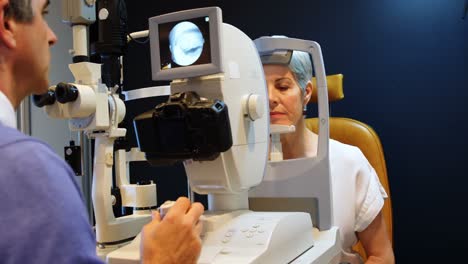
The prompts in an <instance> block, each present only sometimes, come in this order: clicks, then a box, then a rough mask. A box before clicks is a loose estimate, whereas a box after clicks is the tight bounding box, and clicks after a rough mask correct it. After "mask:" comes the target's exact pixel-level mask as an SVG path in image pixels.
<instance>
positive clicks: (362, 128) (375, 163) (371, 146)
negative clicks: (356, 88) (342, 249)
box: [306, 74, 393, 258]
mask: <svg viewBox="0 0 468 264" xmlns="http://www.w3.org/2000/svg"><path fill="white" fill-rule="evenodd" d="M327 83H328V97H329V101H330V102H333V101H337V100H340V99H342V98H344V93H343V75H341V74H337V75H330V76H327ZM314 90H316V89H314ZM314 97H315V99H314ZM311 102H312V103H314V102H317V100H316V94H314V93H313V94H312V98H311ZM306 126H307V128H309V129H310V130H312V131H313V132H314V133H317V132H318V120H317V118H307V119H306ZM330 138H332V139H335V140H337V141H340V142H342V143H345V144H349V145H352V146H356V147H358V148H359V149H360V150H361V151H362V153H363V154H364V156H366V158H367V160H368V161H369V163H370V164H371V165H372V167H374V169H375V171H376V172H377V175H378V177H379V180H380V182H381V184H382V186H383V187H384V189H385V191H386V192H387V194H388V198H387V199H386V200H385V203H384V207H383V209H382V214H383V217H384V219H385V224H386V226H387V231H388V234H389V238H390V241H391V242H392V244H393V220H392V219H393V218H392V217H393V216H392V202H391V199H390V187H389V182H388V175H387V166H386V163H385V157H384V152H383V148H382V143H381V142H380V138H379V136H378V135H377V133H376V132H375V131H374V129H372V128H371V127H370V126H368V125H366V124H364V123H362V122H360V121H357V120H354V119H351V118H345V117H330ZM354 249H355V250H356V251H358V252H359V253H360V254H361V256H363V257H364V258H366V255H365V251H364V249H363V248H362V245H360V243H358V244H357V245H356V246H355V247H354Z"/></svg>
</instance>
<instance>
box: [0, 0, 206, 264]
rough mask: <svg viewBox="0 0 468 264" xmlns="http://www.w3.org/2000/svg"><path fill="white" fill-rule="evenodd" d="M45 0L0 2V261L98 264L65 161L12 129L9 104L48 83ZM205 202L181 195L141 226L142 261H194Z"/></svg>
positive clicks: (50, 40) (50, 37) (38, 91)
mask: <svg viewBox="0 0 468 264" xmlns="http://www.w3.org/2000/svg"><path fill="white" fill-rule="evenodd" d="M48 5H49V1H47V0H0V199H1V203H0V212H1V213H0V234H1V239H0V262H2V263H100V262H101V260H100V259H98V257H97V256H96V253H95V237H94V234H93V231H92V230H91V227H90V226H89V223H88V220H87V216H86V211H85V207H84V204H83V202H82V199H81V194H80V191H79V188H78V186H77V184H76V182H75V181H74V178H73V177H74V176H73V175H74V174H73V173H72V171H71V169H70V168H69V166H68V165H67V164H66V163H65V162H64V161H63V160H62V159H60V158H59V157H58V156H57V155H56V154H55V153H54V152H53V151H52V150H51V149H50V148H49V147H48V146H47V145H46V144H45V143H43V142H41V141H39V140H37V139H34V138H32V137H29V136H26V135H24V134H22V133H20V132H19V131H17V130H16V129H15V127H16V121H15V120H16V118H15V113H14V109H16V108H17V107H18V106H19V104H20V103H21V101H22V100H23V99H24V98H26V97H27V96H29V95H31V94H41V93H44V92H46V91H47V88H48V69H49V60H50V52H49V47H50V46H51V45H53V44H54V43H55V42H56V41H57V37H56V36H55V34H54V33H53V32H52V30H51V29H50V28H49V26H48V25H47V22H46V21H45V19H44V15H45V14H47V7H48ZM202 214H203V206H202V205H201V204H199V203H194V204H190V202H189V200H188V199H187V198H179V199H178V200H177V202H176V203H175V205H174V206H173V207H172V208H171V210H170V211H169V212H168V213H167V215H166V216H165V217H164V219H163V220H161V219H160V216H159V214H158V213H155V214H154V215H153V220H152V221H151V222H150V223H149V224H147V225H146V226H145V227H144V228H143V232H142V247H141V256H142V261H143V262H144V263H195V262H196V261H197V259H198V256H199V254H200V250H201V240H200V236H199V235H200V232H201V225H200V223H199V222H198V219H199V217H200V215H202Z"/></svg>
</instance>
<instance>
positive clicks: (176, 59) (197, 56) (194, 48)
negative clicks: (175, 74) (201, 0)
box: [158, 16, 212, 70]
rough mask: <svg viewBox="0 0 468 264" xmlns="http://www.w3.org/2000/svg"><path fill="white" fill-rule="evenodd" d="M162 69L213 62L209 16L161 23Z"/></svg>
mask: <svg viewBox="0 0 468 264" xmlns="http://www.w3.org/2000/svg"><path fill="white" fill-rule="evenodd" d="M158 27H159V44H160V46H159V47H160V58H161V70H166V69H171V68H178V67H185V66H190V65H202V64H209V63H211V62H212V61H211V47H210V27H209V17H207V16H204V17H199V18H192V19H187V20H183V21H176V22H169V23H164V24H159V25H158Z"/></svg>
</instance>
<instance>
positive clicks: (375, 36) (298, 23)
mask: <svg viewBox="0 0 468 264" xmlns="http://www.w3.org/2000/svg"><path fill="white" fill-rule="evenodd" d="M464 4H465V3H464V0H380V1H373V0H355V1H339V0H308V1H305V0H304V1H299V0H289V1H283V2H281V3H278V4H274V3H272V2H268V3H267V2H264V1H252V0H249V1H247V0H236V1H214V0H213V1H144V4H143V1H127V8H128V12H129V29H130V31H132V32H133V31H139V30H145V29H147V28H148V24H147V23H148V22H147V19H148V18H149V17H152V16H156V15H159V14H164V13H168V12H173V11H179V10H184V9H190V8H195V7H205V6H214V5H216V6H219V7H221V8H222V10H223V20H224V22H225V23H229V24H232V25H234V26H236V27H238V28H239V29H241V30H242V31H244V32H245V33H246V34H247V35H249V36H250V37H251V38H252V39H254V38H256V37H259V36H262V35H271V34H283V35H287V36H290V37H297V38H304V39H310V40H315V41H317V42H319V43H320V44H321V46H322V49H323V56H324V60H325V66H326V69H327V73H328V74H334V73H343V74H344V76H345V78H344V88H345V95H346V97H345V99H344V100H343V101H341V102H337V103H335V104H333V105H332V106H331V114H332V115H333V116H347V117H352V118H355V119H358V120H361V121H363V122H365V123H367V124H370V125H371V126H372V127H374V129H375V130H376V131H377V133H378V134H379V135H380V137H381V140H382V143H383V146H384V150H385V155H386V160H387V166H388V174H389V177H390V187H391V192H392V201H393V208H394V245H395V254H396V257H397V263H452V262H453V261H454V260H457V261H458V262H462V263H465V261H466V257H464V255H465V253H466V251H467V250H468V238H467V236H468V231H467V229H466V228H465V223H466V222H467V221H466V216H467V214H466V208H468V205H467V203H468V198H467V194H468V192H467V191H466V189H467V180H466V176H467V173H466V167H467V164H468V154H467V153H466V150H467V148H468V139H467V138H468V137H467V136H466V134H467V132H466V131H467V130H466V129H467V125H466V122H467V121H468V118H467V115H468V107H466V102H467V101H468V18H466V20H463V19H462V16H463V8H464ZM128 55H129V56H127V59H126V62H125V84H126V87H125V89H127V90H129V89H136V88H141V87H146V86H151V85H155V84H160V83H155V82H152V81H151V74H150V61H149V46H148V45H146V46H141V45H136V44H132V45H131V46H130V47H129V52H128ZM152 105H154V102H146V103H142V104H140V103H139V104H138V105H137V106H131V105H129V118H131V117H132V115H134V114H136V113H138V112H141V111H143V110H145V109H146V108H151V106H152ZM130 137H131V136H130ZM143 171H147V169H143ZM464 171H465V172H464ZM158 174H159V175H160V176H159V177H157V178H158V180H157V181H159V182H158V184H160V185H159V188H158V192H159V193H158V198H159V199H160V202H163V200H161V198H162V199H167V198H173V197H176V196H177V195H180V194H184V193H185V191H186V190H185V188H186V186H185V185H184V184H185V181H186V180H185V176H184V175H183V169H182V168H181V167H180V166H175V167H174V168H164V169H163V172H162V173H161V172H159V173H158ZM161 192H162V193H161ZM414 258H416V260H417V262H414V261H412V259H414Z"/></svg>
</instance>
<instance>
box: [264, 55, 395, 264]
mask: <svg viewBox="0 0 468 264" xmlns="http://www.w3.org/2000/svg"><path fill="white" fill-rule="evenodd" d="M262 62H263V69H264V71H265V77H266V82H267V85H268V93H269V105H270V121H271V123H272V124H282V125H295V126H296V132H294V133H291V134H283V135H282V136H281V143H282V149H283V156H284V159H295V158H301V157H314V156H316V154H317V141H318V136H317V135H316V134H314V133H313V132H311V131H310V130H308V129H307V128H306V125H305V120H304V116H303V111H304V109H305V107H306V105H307V103H308V101H309V99H310V97H311V94H312V89H313V87H312V83H311V81H310V80H311V79H312V63H311V59H310V56H309V54H308V53H305V52H300V51H294V52H293V54H292V58H291V60H290V62H289V64H274V63H273V64H270V63H272V60H271V57H270V58H269V56H262ZM330 166H331V176H332V183H333V187H332V188H333V202H334V212H333V213H334V219H333V220H334V225H336V226H338V227H339V228H340V233H341V243H342V248H343V253H342V258H341V261H342V262H344V263H346V262H348V263H351V264H353V263H361V262H362V261H361V259H360V257H359V256H358V255H357V254H355V253H353V252H352V250H351V247H352V246H353V245H354V244H355V243H356V242H357V241H358V240H360V241H361V243H362V244H363V246H364V248H365V250H366V253H367V255H368V260H367V262H366V263H393V262H394V256H393V250H392V246H391V243H390V240H389V238H388V235H387V231H386V227H385V222H384V219H383V217H382V214H381V209H382V207H383V204H384V198H385V197H386V196H387V194H386V193H385V190H384V189H383V187H382V186H381V185H380V182H379V180H378V177H377V174H376V172H375V171H374V169H373V168H372V167H371V165H370V164H369V162H368V161H367V160H366V158H365V157H364V155H363V154H362V152H361V151H360V150H359V149H358V148H356V147H353V146H350V145H345V144H342V143H340V142H338V141H335V140H330Z"/></svg>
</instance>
